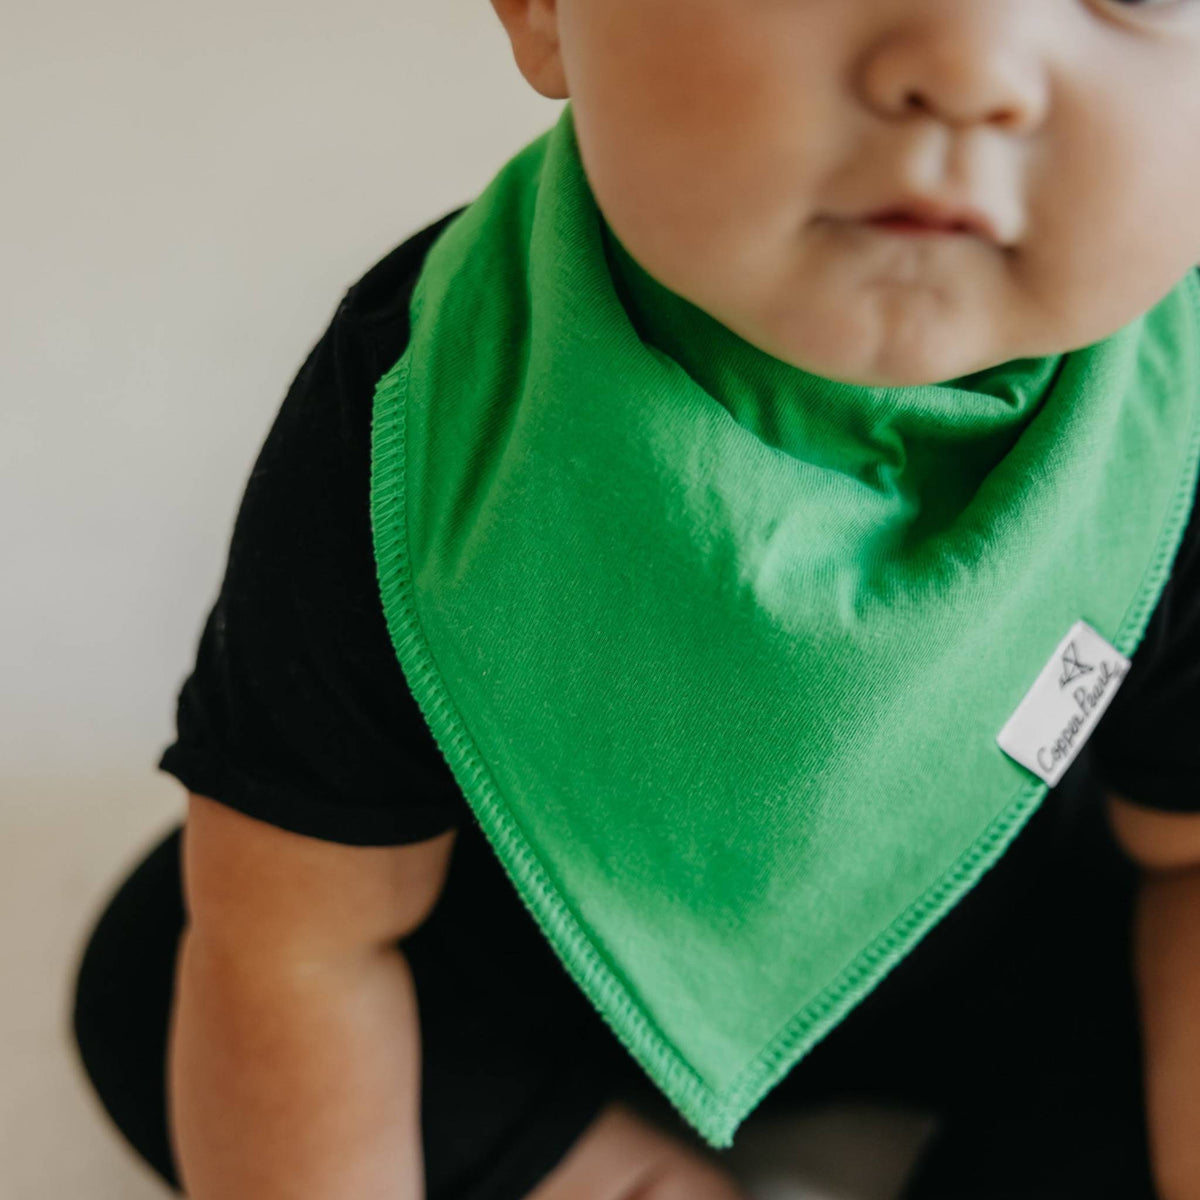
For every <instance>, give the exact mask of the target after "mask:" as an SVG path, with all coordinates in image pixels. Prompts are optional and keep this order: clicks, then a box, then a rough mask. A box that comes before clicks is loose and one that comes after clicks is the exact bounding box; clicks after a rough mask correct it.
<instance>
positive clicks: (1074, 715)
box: [996, 621, 1130, 787]
mask: <svg viewBox="0 0 1200 1200" xmlns="http://www.w3.org/2000/svg"><path fill="white" fill-rule="evenodd" d="M1129 667H1130V661H1129V659H1127V658H1126V657H1125V656H1124V655H1123V654H1121V653H1120V652H1119V651H1118V650H1117V649H1116V648H1115V647H1114V646H1113V645H1112V644H1111V643H1110V642H1108V641H1107V640H1106V639H1105V638H1103V637H1101V636H1100V634H1098V633H1097V632H1096V631H1095V630H1094V629H1093V628H1092V627H1091V626H1090V625H1089V624H1088V623H1087V622H1086V621H1076V622H1075V624H1074V625H1072V626H1071V628H1070V629H1069V630H1068V631H1067V636H1066V637H1064V638H1063V640H1062V641H1061V642H1059V643H1058V646H1057V647H1056V648H1055V651H1054V653H1053V654H1052V655H1050V660H1049V662H1047V663H1046V665H1045V666H1044V667H1043V668H1042V669H1041V671H1040V672H1039V674H1038V677H1037V678H1036V679H1035V680H1034V681H1033V686H1032V687H1030V689H1029V691H1027V692H1026V693H1025V698H1024V699H1023V700H1022V701H1021V703H1020V704H1018V705H1017V707H1016V711H1014V713H1013V715H1012V716H1011V717H1009V718H1008V721H1007V722H1006V723H1005V726H1004V728H1003V729H1001V730H1000V732H999V734H997V736H996V741H997V742H999V744H1000V748H1001V749H1002V750H1003V751H1004V752H1005V754H1007V755H1008V756H1009V757H1010V758H1014V759H1016V761H1017V762H1019V763H1020V764H1021V765H1022V766H1023V767H1028V768H1029V769H1030V770H1031V771H1032V772H1033V773H1034V774H1035V775H1039V776H1041V778H1042V779H1044V780H1045V781H1046V782H1047V783H1048V784H1049V785H1050V786H1051V787H1053V786H1054V785H1055V784H1056V783H1057V782H1058V781H1059V779H1060V778H1061V777H1062V775H1063V773H1064V772H1065V771H1066V769H1067V768H1068V767H1069V766H1070V765H1071V763H1072V762H1074V761H1075V756H1076V755H1077V754H1078V753H1079V751H1080V750H1081V749H1083V744H1084V742H1086V741H1087V740H1088V738H1089V737H1091V734H1092V730H1093V729H1095V728H1096V724H1097V722H1098V721H1099V720H1100V718H1101V717H1102V716H1103V715H1104V710H1105V709H1106V708H1107V707H1108V706H1109V704H1110V703H1111V701H1112V698H1113V696H1115V695H1116V694H1117V688H1119V687H1120V686H1121V684H1122V682H1123V681H1124V679H1125V676H1126V675H1127V674H1128V673H1129Z"/></svg>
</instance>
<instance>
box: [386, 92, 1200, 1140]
mask: <svg viewBox="0 0 1200 1200" xmlns="http://www.w3.org/2000/svg"><path fill="white" fill-rule="evenodd" d="M627 306H628V307H627ZM410 313H411V322H412V334H411V338H410V340H409V343H408V345H407V347H406V349H405V352H404V354H403V355H402V356H401V358H400V359H399V360H398V361H397V362H396V364H395V365H394V366H393V367H392V368H391V370H389V371H388V372H387V373H386V374H385V375H384V376H383V377H382V378H381V379H380V380H379V383H378V386H377V389H376V394H375V407H374V419H373V440H372V495H371V501H372V504H371V516H372V528H373V534H374V549H375V554H376V563H377V568H378V573H379V582H380V589H381V596H382V600H383V605H384V611H385V616H386V619H387V623H388V629H389V632H390V635H391V637H392V641H393V644H394V648H395V650H396V653H397V657H398V659H399V662H400V665H401V667H402V669H403V670H404V673H405V676H406V678H407V679H408V681H409V684H410V686H411V688H412V691H413V694H414V695H415V697H416V698H417V701H418V702H419V704H420V705H421V709H422V712H423V714H424V716H425V718H426V720H427V721H428V723H429V726H430V729H431V730H432V732H433V734H434V736H435V737H436V739H437V742H438V745H439V747H440V749H441V751H442V753H443V754H444V755H445V757H446V760H447V763H448V764H449V766H450V768H451V770H452V771H453V773H454V775H455V778H456V779H457V781H458V782H459V783H460V785H461V787H462V788H463V791H464V794H465V795H466V797H467V799H468V800H469V802H470V804H471V806H472V810H473V812H474V813H475V815H476V816H477V818H478V820H479V823H480V825H481V827H482V829H483V831H484V832H485V833H486V835H487V837H488V839H489V842H490V844H491V846H492V848H493V849H494V851H495V852H496V854H497V856H498V858H499V859H500V861H501V862H502V864H503V865H504V868H505V870H506V872H507V874H508V876H509V878H510V879H511V880H512V883H513V885H514V886H515V888H516V889H517V891H518V893H519V894H520V896H521V898H522V900H523V901H524V903H525V905H526V906H527V907H528V909H529V911H530V913H531V914H532V916H533V917H534V919H535V920H536V921H537V923H538V925H539V927H540V928H541V930H542V932H543V933H544V934H545V936H546V938H547V939H548V940H549V942H550V943H551V945H552V946H553V947H554V949H555V951H556V952H557V954H558V955H559V957H560V959H561V961H562V962H563V964H564V966H565V968H566V969H567V970H568V971H569V972H570V974H571V976H572V978H573V979H574V980H575V981H576V983H577V984H578V985H579V987H580V988H581V989H582V990H583V992H584V993H585V994H586V995H587V996H588V998H589V999H590V1000H591V1002H592V1003H593V1004H594V1005H595V1006H596V1008H597V1010H598V1011H599V1012H600V1014H601V1015H602V1016H603V1017H604V1019H605V1020H606V1021H607V1022H608V1024H609V1025H610V1026H611V1028H612V1029H613V1031H614V1032H615V1034H616V1035H617V1036H618V1037H619V1038H620V1039H621V1041H622V1042H623V1043H624V1045H625V1046H626V1047H627V1048H628V1049H629V1051H630V1053H631V1054H632V1055H633V1056H634V1057H635V1058H636V1059H637V1060H638V1061H639V1063H640V1064H641V1065H642V1067H643V1068H644V1069H645V1071H646V1072H647V1074H648V1075H649V1076H650V1078H651V1079H652V1080H653V1081H654V1083H655V1084H656V1085H657V1086H658V1087H659V1088H660V1089H661V1090H662V1092H663V1093H664V1094H665V1095H666V1096H667V1097H668V1098H669V1099H670V1100H671V1102H672V1103H673V1104H674V1105H675V1106H676V1108H677V1109H678V1110H679V1112H680V1113H681V1114H682V1115H683V1116H684V1117H685V1118H686V1119H687V1120H688V1121H689V1122H690V1123H691V1124H692V1125H693V1126H694V1127H695V1128H696V1129H697V1130H698V1131H699V1132H700V1133H701V1134H702V1136H704V1137H705V1138H706V1139H707V1140H708V1141H709V1142H710V1143H711V1144H712V1145H714V1146H717V1147H723V1146H728V1145H730V1144H731V1142H732V1136H733V1133H734V1131H735V1130H736V1128H737V1126H738V1125H739V1124H740V1123H741V1122H742V1121H743V1120H744V1119H745V1117H746V1116H747V1115H748V1114H749V1113H750V1112H751V1111H752V1110H753V1109H754V1107H755V1106H756V1105H757V1103H758V1102H759V1100H760V1099H761V1098H762V1097H763V1096H764V1094H765V1093H766V1092H767V1091H769V1090H770V1088H771V1087H772V1086H773V1085H774V1084H775V1083H776V1082H778V1080H780V1079H781V1078H782V1077H783V1076H784V1075H785V1074H786V1073H787V1071H788V1070H789V1068H790V1067H791V1066H792V1065H793V1064H794V1063H795V1062H796V1061H797V1060H798V1059H799V1058H801V1057H802V1056H803V1055H804V1054H805V1053H806V1052H807V1051H808V1050H809V1049H810V1048H811V1047H812V1046H813V1045H814V1044H815V1043H816V1042H817V1041H818V1040H819V1039H820V1038H821V1037H822V1036H823V1035H824V1034H825V1033H826V1032H828V1031H829V1030H830V1029H831V1028H833V1027H834V1026H835V1025H836V1024H837V1023H838V1022H839V1021H840V1020H841V1019H842V1018H843V1017H844V1016H845V1015H846V1014H847V1013H848V1012H849V1011H850V1009H851V1008H852V1007H853V1006H854V1005H855V1004H856V1003H857V1002H858V1001H860V1000H861V999H862V998H863V997H864V996H865V995H866V994H867V993H868V992H869V990H870V989H871V988H872V987H873V986H874V985H875V984H877V983H878V981H879V980H880V979H881V978H882V976H883V975H884V974H885V973H886V971H887V970H888V969H889V967H891V966H892V965H893V964H895V963H896V962H897V961H898V960H899V959H900V958H901V957H902V956H903V955H904V954H905V953H906V952H907V951H908V950H910V949H911V948H912V947H913V945H914V944H915V943H916V941H917V940H918V939H919V938H920V937H921V936H922V934H924V933H925V932H926V931H927V930H928V929H929V928H930V927H931V926H932V925H933V924H934V923H935V922H936V921H937V920H938V919H939V918H940V917H941V916H942V915H944V914H945V913H946V912H947V911H948V910H949V908H950V907H951V906H952V905H953V904H954V903H955V902H956V901H957V900H958V899H959V898H960V897H961V896H962V895H963V894H964V892H965V891H966V890H967V889H968V888H970V886H971V885H972V884H973V883H974V882H975V881H976V880H977V879H978V878H979V876H980V875H981V874H982V872H983V871H984V870H986V869H987V867H988V866H990V865H991V864H992V863H993V862H994V861H995V859H996V858H997V857H998V856H999V855H1000V854H1001V853H1002V852H1003V850H1004V848H1005V847H1006V846H1007V845H1008V843H1009V842H1010V841H1011V840H1012V838H1013V837H1014V836H1015V835H1016V833H1017V832H1018V831H1019V829H1020V828H1021V826H1022V824H1023V823H1024V822H1025V820H1026V819H1027V818H1028V817H1029V815H1030V814H1031V813H1032V812H1033V810H1034V808H1035V807H1036V806H1037V805H1038V803H1039V802H1040V801H1041V799H1042V798H1043V796H1044V795H1045V793H1046V790H1047V784H1046V782H1045V781H1044V780H1043V779H1041V778H1039V777H1037V776H1036V775H1034V774H1033V773H1031V771H1030V770H1028V769H1027V768H1026V767H1024V766H1022V765H1021V764H1020V763H1019V762H1017V761H1015V760H1014V759H1013V758H1012V757H1010V756H1009V755H1008V754H1007V753H1005V752H1004V751H1003V750H1002V749H1001V748H1000V747H999V745H998V744H997V733H998V731H999V730H1000V729H1001V727H1002V726H1004V725H1005V723H1006V722H1007V721H1008V719H1009V718H1010V716H1011V715H1012V713H1013V710H1014V709H1015V708H1016V707H1017V706H1018V705H1019V704H1020V703H1021V701H1022V698H1023V697H1024V696H1025V694H1026V692H1027V691H1028V689H1029V688H1030V685H1031V683H1032V682H1033V681H1034V679H1035V678H1036V677H1038V676H1039V673H1040V672H1042V671H1043V669H1044V667H1045V665H1046V663H1047V659H1048V657H1049V656H1050V655H1051V654H1052V653H1053V652H1054V651H1055V648H1056V647H1057V646H1058V645H1059V643H1060V641H1061V640H1062V638H1063V636H1064V634H1065V633H1066V632H1067V631H1068V630H1069V629H1070V628H1071V627H1072V625H1073V624H1074V623H1075V622H1077V621H1079V620H1084V621H1086V622H1087V623H1088V625H1090V626H1091V627H1092V629H1094V630H1096V631H1098V632H1099V634H1100V635H1101V636H1102V637H1103V638H1105V639H1107V640H1108V641H1109V642H1110V643H1111V645H1112V646H1113V647H1115V648H1116V650H1117V651H1119V652H1120V653H1121V654H1125V655H1128V654H1130V653H1132V651H1133V649H1134V647H1135V646H1136V645H1137V643H1138V641H1139V639H1140V638H1141V636H1142V633H1143V632H1144V628H1145V624H1146V621H1147V620H1148V618H1149V616H1150V613H1151V611H1152V609H1153V607H1154V603H1155V601H1156V599H1157V597H1158V595H1159V592H1160V590H1161V588H1162V585H1163V583H1164V581H1165V579H1166V576H1167V574H1168V572H1169V570H1170V564H1171V560H1172V558H1173V556H1174V554H1175V552H1176V550H1177V548H1178V544H1179V539H1180V537H1181V535H1182V532H1183V529H1184V525H1185V522H1186V519H1187V517H1188V515H1189V512H1190V504H1191V500H1192V497H1193V494H1194V488H1195V485H1196V469H1197V459H1198V453H1200V287H1198V285H1197V282H1196V280H1195V273H1194V272H1191V271H1189V272H1188V275H1187V277H1186V278H1185V279H1183V280H1182V281H1181V282H1180V283H1179V285H1178V286H1177V287H1175V288H1174V289H1172V291H1171V292H1170V293H1169V294H1168V295H1167V296H1166V297H1165V298H1164V299H1163V300H1162V301H1161V302H1159V303H1158V304H1157V305H1156V306H1155V307H1154V308H1153V309H1152V310H1151V311H1150V312H1149V313H1147V314H1144V315H1143V316H1142V317H1139V318H1138V319H1137V320H1135V321H1133V322H1131V323H1130V324H1129V325H1128V326H1126V327H1125V328H1123V329H1121V330H1119V331H1118V332H1117V333H1115V334H1114V335H1112V336H1111V337H1109V338H1106V339H1104V340H1102V341H1100V342H1098V343H1096V344H1094V345H1092V346H1088V347H1085V348H1083V349H1080V350H1076V351H1073V352H1071V353H1069V354H1065V355H1062V356H1056V357H1053V358H1048V359H1044V360H1043V359H1034V360H1020V361H1017V362H1013V363H1007V364H1004V365H1003V366H1000V367H996V368H993V369H991V370H988V371H983V372H979V373H977V374H974V375H970V376H967V377H964V378H962V379H959V380H953V381H950V382H948V383H944V384H935V385H929V386H920V387H896V388H891V387H889V388H875V387H866V386H858V385H850V384H846V383H842V382H836V381H832V380H828V379H824V378H822V377H820V376H816V375H812V374H810V373H807V372H805V371H802V370H800V369H798V368H796V367H794V366H792V365H790V364H787V363H783V362H781V361H779V360H776V359H774V358H773V357H772V356H770V355H767V354H765V353H764V352H763V351H761V350H759V349H758V348H756V347H754V346H752V345H751V344H749V343H748V342H746V341H745V340H743V339H741V338H740V337H738V336H737V335H735V334H734V333H733V332H732V331H731V330H729V329H727V328H725V327H724V326H722V325H721V324H720V323H719V322H717V321H715V320H713V319H712V318H710V317H708V316H707V315H706V314H704V313H703V312H701V311H700V310H699V309H697V308H695V307H694V306H692V305H690V304H688V303H687V302H686V301H684V300H683V298H682V297H678V296H675V295H674V294H672V293H670V292H669V291H668V290H667V289H665V288H662V287H661V286H660V285H658V284H657V283H656V281H654V280H653V279H651V277H650V276H649V275H648V274H647V273H645V272H644V271H641V270H640V268H638V267H637V265H636V264H635V263H634V262H633V260H632V259H631V258H630V257H629V256H628V255H627V254H625V253H624V251H623V250H622V248H621V247H620V246H619V244H618V243H617V241H616V239H615V237H613V236H612V234H611V231H608V230H607V229H606V226H605V223H604V222H603V220H602V218H601V216H600V213H599V210H598V208H597V207H596V204H595V201H594V197H593V196H592V193H591V191H590V188H589V186H588V182H587V177H586V173H585V171H584V168H583V164H582V160H581V157H580V153H579V147H578V143H577V140H576V135H575V129H574V124H573V118H572V111H571V106H570V104H569V102H568V104H566V105H565V106H564V109H563V112H562V115H561V117H560V119H559V120H558V122H557V123H556V124H555V125H554V126H553V127H552V128H551V129H550V130H548V131H547V132H546V133H544V134H543V135H541V136H540V137H539V138H537V139H535V140H534V141H533V142H531V143H530V144H529V145H528V146H526V147H525V148H524V149H523V150H521V151H520V152H519V153H518V154H516V155H515V156H514V157H513V158H512V159H510V161H509V162H508V163H507V164H505V166H504V167H502V168H501V170H500V171H499V173H498V174H497V175H496V177H495V178H494V180H493V181H492V183H491V184H490V185H489V186H488V188H487V189H486V190H485V191H484V192H483V193H482V194H481V195H480V197H479V198H478V199H477V200H476V201H475V202H474V203H473V204H471V205H469V206H468V207H467V208H466V210H465V211H464V212H463V213H462V214H461V215H460V216H459V217H458V218H456V219H455V220H454V221H453V222H452V223H451V224H450V225H449V226H448V227H447V228H446V230H445V231H444V232H443V233H442V234H441V236H440V237H439V238H438V240H437V242H436V243H435V244H434V245H433V247H432V248H431V250H430V252H429V254H428V257H427V259H426V262H425V264H424V266H423V269H422V273H421V276H420V278H419V279H418V282H417V285H416V287H415V290H414V292H413V297H412V303H411V309H410Z"/></svg>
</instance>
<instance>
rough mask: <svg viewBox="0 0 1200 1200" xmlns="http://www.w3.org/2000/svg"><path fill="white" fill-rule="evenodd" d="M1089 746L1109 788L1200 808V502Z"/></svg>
mask: <svg viewBox="0 0 1200 1200" xmlns="http://www.w3.org/2000/svg"><path fill="white" fill-rule="evenodd" d="M1132 663H1133V665H1132V666H1131V668H1130V671H1129V674H1128V676H1127V677H1126V678H1125V680H1124V682H1123V683H1122V684H1121V686H1120V687H1119V688H1118V689H1117V693H1116V695H1115V696H1114V697H1113V700H1112V703H1111V704H1110V705H1109V707H1108V709H1107V711H1106V712H1105V714H1104V716H1103V717H1102V718H1101V720H1100V723H1099V724H1098V725H1097V726H1096V729H1095V732H1094V733H1093V734H1092V738H1091V741H1090V743H1089V748H1091V749H1092V750H1093V756H1094V761H1095V763H1096V765H1097V768H1098V770H1099V773H1100V777H1101V780H1102V782H1103V784H1104V786H1105V788H1106V790H1108V791H1111V792H1115V793H1117V794H1118V795H1120V796H1124V797H1125V798H1126V799H1128V800H1131V801H1133V803H1135V804H1140V805H1143V806H1144V807H1147V808H1159V809H1164V810H1168V811H1173V812H1200V505H1197V503H1196V500H1195V499H1193V506H1192V512H1191V516H1190V519H1189V524H1188V528H1187V530H1186V531H1185V533H1184V535H1183V538H1182V540H1181V542H1180V547H1179V550H1178V552H1177V554H1176V556H1175V561H1174V563H1173V564H1172V568H1171V573H1170V575H1169V577H1168V579H1167V582H1166V584H1165V586H1164V588H1163V591H1162V593H1161V595H1160V597H1159V601H1158V605H1157V607H1156V609H1155V611H1154V613H1153V614H1152V616H1151V618H1150V622H1149V624H1148V626H1147V628H1146V634H1145V636H1144V637H1143V639H1142V642H1141V644H1140V645H1139V646H1138V647H1137V649H1136V650H1135V651H1134V653H1133V656H1132Z"/></svg>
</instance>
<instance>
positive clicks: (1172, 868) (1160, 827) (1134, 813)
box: [1109, 796, 1200, 1200]
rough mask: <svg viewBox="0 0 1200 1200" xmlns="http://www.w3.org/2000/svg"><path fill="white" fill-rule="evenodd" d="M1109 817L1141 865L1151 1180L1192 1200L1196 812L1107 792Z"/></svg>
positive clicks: (1198, 942)
mask: <svg viewBox="0 0 1200 1200" xmlns="http://www.w3.org/2000/svg"><path fill="white" fill-rule="evenodd" d="M1109 815H1110V823H1111V826H1112V829H1113V832H1114V834H1115V836H1116V839H1117V841H1118V843H1119V844H1120V845H1121V846H1122V848H1123V849H1124V851H1125V853H1126V854H1128V855H1129V857H1130V858H1131V859H1132V860H1133V861H1134V862H1136V863H1137V864H1138V865H1139V866H1140V867H1141V868H1142V871H1143V878H1142V881H1141V887H1140V893H1139V898H1138V910H1137V921H1136V931H1137V932H1136V958H1137V964H1136V970H1137V976H1138V985H1139V991H1140V998H1141V1010H1142V1033H1143V1045H1144V1047H1145V1072H1146V1103H1147V1119H1148V1122H1149V1130H1148V1132H1149V1136H1150V1147H1151V1154H1152V1158H1153V1163H1154V1171H1155V1182H1156V1183H1157V1186H1158V1191H1159V1194H1160V1198H1161V1200H1200V814H1196V813H1187V814H1176V813H1167V812H1159V811H1156V810H1151V809H1146V808H1140V807H1138V806H1137V805H1133V804H1130V803H1129V802H1128V801H1125V800H1124V799H1122V798H1121V797H1118V796H1110V797H1109Z"/></svg>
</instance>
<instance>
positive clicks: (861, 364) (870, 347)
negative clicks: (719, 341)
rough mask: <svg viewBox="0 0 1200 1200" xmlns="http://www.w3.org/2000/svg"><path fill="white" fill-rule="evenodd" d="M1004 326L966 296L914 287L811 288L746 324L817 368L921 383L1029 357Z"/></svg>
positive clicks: (887, 382)
mask: <svg viewBox="0 0 1200 1200" xmlns="http://www.w3.org/2000/svg"><path fill="white" fill-rule="evenodd" d="M1003 326H1004V322H1003V321H1002V320H1000V319H998V318H997V316H996V315H995V314H991V313H987V312H980V311H978V306H977V305H975V304H972V303H969V302H968V301H967V300H966V299H964V298H962V297H958V298H954V297H947V296H946V295H945V294H942V293H938V292H937V291H934V290H922V289H919V288H911V289H894V290H892V291H890V292H889V293H888V294H884V293H882V292H880V291H875V292H872V293H870V294H864V295H856V296H852V297H849V298H846V297H841V298H838V299H835V300H832V301H829V302H827V303H822V298H821V297H820V296H818V295H815V294H812V293H810V294H809V296H808V297H807V298H806V299H805V301H803V302H802V303H799V304H796V305H793V306H789V309H788V310H786V311H778V310H777V311H776V313H775V314H774V315H773V316H772V317H769V318H765V319H763V320H761V321H758V322H755V327H754V328H753V329H751V328H749V327H747V328H743V329H741V330H739V332H740V333H741V334H742V336H743V337H745V338H747V339H748V340H750V341H752V342H754V343H755V344H756V345H758V346H759V347H760V348H762V349H764V350H766V351H767V352H768V353H770V354H773V355H774V356H775V357H776V358H779V359H782V360H783V361H784V362H787V363H791V364H792V365H793V366H796V367H800V368H801V369H802V370H805V371H808V372H810V373H812V374H814V375H822V376H825V377H826V378H828V379H835V380H839V381H841V382H844V383H852V384H862V385H867V386H872V387H920V386H923V385H926V384H932V383H944V382H946V381H948V380H952V379H958V378H961V377H962V376H964V375H969V374H971V373H972V372H974V371H982V370H985V369H986V368H988V367H992V366H995V365H997V364H998V363H1002V362H1008V361H1010V360H1012V359H1015V358H1019V357H1023V356H1024V355H1025V354H1026V353H1027V352H1028V351H1027V350H1023V349H1021V348H1019V347H1013V346H1010V345H1005V344H1004V343H1003V339H1002V337H1001V336H1000V335H1001V331H1002V329H1003Z"/></svg>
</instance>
